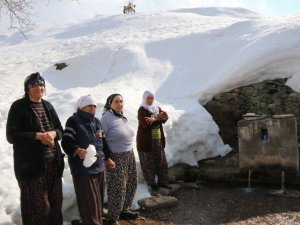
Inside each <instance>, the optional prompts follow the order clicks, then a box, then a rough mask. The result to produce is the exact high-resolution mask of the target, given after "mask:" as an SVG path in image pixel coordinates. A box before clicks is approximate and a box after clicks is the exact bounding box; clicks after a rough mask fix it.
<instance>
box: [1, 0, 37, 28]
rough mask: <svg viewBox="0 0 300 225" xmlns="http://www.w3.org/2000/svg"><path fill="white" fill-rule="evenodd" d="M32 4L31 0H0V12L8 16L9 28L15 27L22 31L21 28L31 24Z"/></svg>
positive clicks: (28, 26)
mask: <svg viewBox="0 0 300 225" xmlns="http://www.w3.org/2000/svg"><path fill="white" fill-rule="evenodd" d="M33 4H34V1H33V0H0V13H1V14H6V15H7V16H8V17H9V19H10V27H11V28H17V29H19V30H20V31H21V32H22V30H23V29H25V28H30V27H31V26H32V25H33V22H32V21H31V16H32V14H31V12H30V11H31V9H32V8H33Z"/></svg>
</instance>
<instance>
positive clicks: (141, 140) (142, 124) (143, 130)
mask: <svg viewBox="0 0 300 225" xmlns="http://www.w3.org/2000/svg"><path fill="white" fill-rule="evenodd" d="M159 112H163V111H162V110H161V108H159ZM145 117H151V113H150V112H149V111H148V110H147V109H145V108H144V107H143V106H141V107H140V108H139V110H138V120H139V126H138V130H137V135H136V144H137V150H138V151H139V152H150V151H151V148H152V128H153V127H156V126H157V125H159V127H160V132H161V142H162V147H163V148H165V146H166V139H165V135H164V130H163V126H162V123H165V122H166V121H167V120H163V121H154V122H153V123H152V124H151V125H150V124H147V122H146V119H145Z"/></svg>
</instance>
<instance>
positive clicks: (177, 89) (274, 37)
mask: <svg viewBox="0 0 300 225" xmlns="http://www.w3.org/2000/svg"><path fill="white" fill-rule="evenodd" d="M26 37H27V40H25V39H24V38H23V36H22V35H21V34H20V33H18V32H14V31H1V34H0V49H1V51H0V59H1V61H0V79H1V81H0V82H1V88H0V171H1V175H2V176H1V185H0V224H3V225H4V224H12V223H13V222H12V221H14V223H17V224H19V222H18V221H19V220H20V210H19V208H18V207H19V189H18V186H17V182H16V181H15V178H14V172H13V159H12V152H13V151H12V146H11V145H9V144H8V143H7V142H6V137H5V126H6V119H7V113H8V110H9V107H10V105H11V103H12V102H13V101H14V100H16V99H18V98H20V97H22V95H23V94H24V93H23V81H24V78H25V77H26V76H27V75H29V74H30V73H32V72H36V71H40V72H41V74H42V75H43V76H44V77H45V78H46V88H47V95H46V98H47V99H48V100H49V101H50V102H51V103H52V104H53V105H54V106H55V108H56V110H57V112H58V114H59V116H60V119H61V121H62V123H63V124H64V123H65V121H66V119H67V118H68V117H69V116H70V115H71V114H72V113H73V112H74V109H75V106H74V105H75V102H76V100H77V99H78V97H79V96H81V95H83V94H88V93H90V94H93V95H94V96H95V97H96V98H97V99H98V101H99V105H98V112H97V114H98V116H99V117H100V116H101V113H102V108H103V104H104V103H105V100H106V98H107V96H109V95H110V94H111V93H116V92H117V93H121V94H122V95H123V97H124V100H125V114H126V116H127V117H128V118H129V120H130V122H131V123H132V125H133V126H134V127H135V128H137V119H136V116H137V115H136V114H137V109H138V107H139V105H140V103H141V100H142V94H143V92H144V90H147V89H149V90H152V91H153V92H155V93H156V100H157V103H158V104H159V105H160V106H161V107H162V108H163V109H165V110H166V111H167V112H168V113H169V116H170V119H169V121H168V122H167V123H166V125H165V131H166V135H167V148H166V153H167V158H168V161H169V164H170V165H173V164H175V163H177V162H185V163H189V164H191V165H195V164H196V162H197V160H199V159H202V158H206V157H212V156H215V155H219V154H221V155H224V154H226V153H227V152H229V151H230V150H231V148H230V146H227V145H224V143H223V142H222V140H221V138H220V136H219V135H218V127H217V126H216V124H215V123H214V121H213V120H212V118H211V116H210V115H209V114H208V112H207V111H206V110H205V109H204V108H203V107H202V106H201V104H200V103H205V102H206V101H208V100H209V99H211V97H212V96H213V95H215V94H217V93H219V92H221V91H226V90H230V89H232V88H235V87H237V86H240V85H246V84H249V83H252V82H258V81H261V80H264V79H267V78H278V77H288V78H291V79H289V81H288V84H289V85H290V86H291V87H292V88H293V89H294V90H296V91H300V85H299V81H298V80H299V79H300V76H299V73H300V64H299V58H300V15H299V14H298V15H295V16H291V17H284V18H276V19H272V18H265V17H261V16H259V15H257V14H255V13H252V12H249V11H248V10H243V9H233V8H230V9H227V8H215V9H214V8H207V9H189V10H186V9H184V10H177V11H175V12H159V13H137V14H134V15H115V16H108V17H104V16H98V17H96V18H94V19H91V20H88V21H83V22H82V21H81V22H68V23H59V24H40V25H38V26H37V27H35V28H34V29H33V30H31V31H28V32H26ZM58 62H65V63H67V64H68V67H67V68H65V69H64V70H62V71H58V70H55V67H54V64H55V63H58ZM224 119H226V118H224ZM137 163H138V161H137ZM64 195H65V201H64V213H65V216H66V217H65V218H66V220H67V219H68V218H70V217H71V216H70V215H71V214H72V213H74V212H73V208H72V204H73V203H74V192H73V188H72V179H71V176H70V172H69V170H68V168H67V169H66V170H65V173H64ZM145 195H147V192H146V189H145V187H144V186H142V185H140V186H139V191H138V194H137V196H136V199H137V198H139V197H141V196H145Z"/></svg>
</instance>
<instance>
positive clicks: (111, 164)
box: [105, 158, 116, 169]
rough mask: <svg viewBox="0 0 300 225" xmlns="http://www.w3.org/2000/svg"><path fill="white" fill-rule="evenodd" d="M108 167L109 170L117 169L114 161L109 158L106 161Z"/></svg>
mask: <svg viewBox="0 0 300 225" xmlns="http://www.w3.org/2000/svg"><path fill="white" fill-rule="evenodd" d="M105 164H106V167H107V168H109V169H115V168H116V163H115V162H114V161H112V160H111V158H108V159H107V160H106V161H105Z"/></svg>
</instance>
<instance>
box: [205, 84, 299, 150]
mask: <svg viewBox="0 0 300 225" xmlns="http://www.w3.org/2000/svg"><path fill="white" fill-rule="evenodd" d="M286 81H287V79H275V80H267V81H263V82H260V83H256V84H251V85H247V86H243V87H238V88H235V89H234V90H231V91H229V92H223V93H219V94H217V95H215V96H214V97H213V98H212V100H210V101H209V102H207V103H206V104H205V105H204V107H205V109H206V110H207V111H208V112H209V113H210V114H211V115H212V117H213V119H214V121H215V122H216V123H217V125H218V126H219V129H220V130H219V134H220V136H221V137H222V139H223V141H224V143H225V144H228V145H230V146H231V147H232V148H233V149H236V150H238V134H237V122H238V121H239V120H241V119H243V114H246V113H247V112H253V113H256V114H257V115H267V116H269V117H270V116H272V115H274V114H294V115H295V116H296V117H297V119H298V120H300V94H299V93H297V92H294V91H293V90H292V89H291V88H290V87H288V86H286V85H285V83H286ZM298 130H300V123H299V124H298ZM298 139H299V141H300V132H299V134H298Z"/></svg>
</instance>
